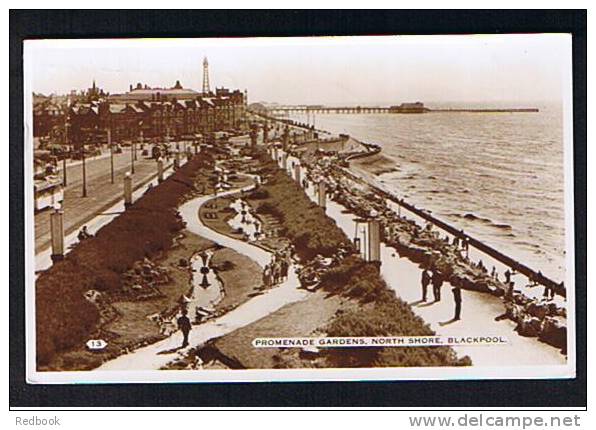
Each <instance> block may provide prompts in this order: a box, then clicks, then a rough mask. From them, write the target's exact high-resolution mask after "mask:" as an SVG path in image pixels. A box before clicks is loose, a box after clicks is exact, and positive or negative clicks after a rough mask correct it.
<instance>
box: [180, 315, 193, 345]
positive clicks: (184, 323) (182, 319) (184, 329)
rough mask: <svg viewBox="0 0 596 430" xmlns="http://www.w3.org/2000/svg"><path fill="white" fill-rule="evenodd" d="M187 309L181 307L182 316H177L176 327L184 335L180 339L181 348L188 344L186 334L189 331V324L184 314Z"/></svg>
mask: <svg viewBox="0 0 596 430" xmlns="http://www.w3.org/2000/svg"><path fill="white" fill-rule="evenodd" d="M187 314H188V311H187V310H186V309H182V316H181V317H180V318H178V328H179V329H180V331H181V332H182V334H183V335H184V340H183V341H182V348H184V347H187V346H188V334H189V333H190V329H191V325H190V320H189V319H188V317H187V316H186V315H187Z"/></svg>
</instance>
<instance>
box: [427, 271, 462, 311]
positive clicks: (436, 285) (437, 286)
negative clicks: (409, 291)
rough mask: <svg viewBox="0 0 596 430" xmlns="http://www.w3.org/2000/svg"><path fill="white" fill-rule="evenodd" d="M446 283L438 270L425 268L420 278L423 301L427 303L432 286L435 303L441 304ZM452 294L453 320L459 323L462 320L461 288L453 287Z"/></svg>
mask: <svg viewBox="0 0 596 430" xmlns="http://www.w3.org/2000/svg"><path fill="white" fill-rule="evenodd" d="M444 282H445V277H444V276H443V274H442V273H441V272H440V271H439V270H438V269H436V268H431V269H429V268H428V267H425V268H424V269H423V270H422V276H421V278H420V284H421V285H422V301H423V302H426V300H427V295H428V286H429V285H432V288H433V296H434V301H435V302H440V301H441V288H442V287H443V283H444ZM451 292H452V293H453V302H454V305H455V312H454V316H453V320H454V321H458V320H460V319H461V303H462V298H461V288H459V287H457V286H454V287H452V289H451Z"/></svg>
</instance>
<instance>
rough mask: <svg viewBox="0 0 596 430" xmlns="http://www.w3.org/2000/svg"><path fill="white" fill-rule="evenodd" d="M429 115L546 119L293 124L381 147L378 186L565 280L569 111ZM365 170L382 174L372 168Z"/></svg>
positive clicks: (350, 117) (377, 118) (358, 118)
mask: <svg viewBox="0 0 596 430" xmlns="http://www.w3.org/2000/svg"><path fill="white" fill-rule="evenodd" d="M427 107H430V108H463V107H467V108H503V107H537V108H539V112H537V113H470V112H434V113H433V112H430V113H425V114H316V115H315V116H314V119H313V117H312V115H311V116H310V117H309V118H307V117H306V115H293V116H292V117H291V118H292V119H295V120H297V121H301V122H307V120H310V123H311V124H312V123H313V122H314V125H315V127H316V128H317V129H322V130H326V131H329V132H331V133H334V134H338V133H345V134H349V135H350V136H352V137H354V138H356V139H358V140H360V141H363V142H366V143H374V144H377V145H380V146H381V147H382V154H383V155H384V156H385V157H387V158H389V159H390V160H391V161H392V162H393V163H394V165H393V163H391V164H392V165H391V167H390V168H389V169H386V168H385V169H383V170H384V171H383V172H382V173H380V174H379V175H378V177H377V178H376V180H378V181H379V182H381V183H383V185H384V187H387V188H390V189H391V190H392V191H394V192H395V193H396V194H397V195H399V196H401V197H404V198H405V199H406V200H407V201H409V202H411V203H414V204H415V205H416V206H418V207H423V208H425V209H427V210H430V211H431V212H432V213H433V215H434V216H436V217H438V218H440V219H442V220H444V221H447V222H449V223H450V224H452V225H455V226H457V227H459V228H461V229H464V230H465V231H466V232H467V233H468V234H471V235H472V236H474V237H476V238H478V239H481V240H483V241H484V242H486V243H488V244H490V245H492V246H494V247H495V248H496V249H498V250H500V251H501V252H504V253H505V254H507V255H509V256H511V257H513V258H516V259H518V260H519V261H521V262H523V263H525V264H526V265H528V266H530V267H531V268H533V269H535V270H541V271H542V273H543V274H544V275H546V276H548V277H550V278H551V279H553V280H555V281H557V282H559V281H561V280H564V279H565V205H564V195H565V191H564V190H565V188H564V183H565V181H564V151H563V146H564V145H563V110H562V107H561V106H558V105H547V104H536V103H529V104H522V105H521V106H520V105H519V104H517V105H511V104H510V105H501V104H499V105H495V104H486V103H475V104H470V103H468V104H465V105H461V104H455V103H452V104H434V105H433V104H430V105H427ZM385 164H387V163H385ZM368 167H369V168H370V169H371V171H375V166H374V165H369V166H368ZM385 167H386V166H385ZM376 171H378V169H376Z"/></svg>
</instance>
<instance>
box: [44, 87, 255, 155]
mask: <svg viewBox="0 0 596 430" xmlns="http://www.w3.org/2000/svg"><path fill="white" fill-rule="evenodd" d="M94 87H95V85H94ZM245 114H246V93H245V92H244V93H243V92H241V91H240V90H234V91H231V90H228V89H226V88H217V89H216V90H215V92H214V93H213V92H210V93H207V94H201V93H197V92H195V91H193V90H187V89H183V88H182V87H181V85H180V83H179V82H177V83H176V85H175V86H174V87H172V88H170V89H163V88H156V89H152V88H147V87H146V86H145V87H140V85H138V86H137V88H134V89H133V88H132V87H131V91H129V92H127V93H125V94H116V95H113V96H111V95H108V96H106V97H92V98H91V97H90V98H87V99H79V100H76V101H74V102H72V103H69V104H68V105H67V106H66V107H64V106H63V107H61V108H57V107H56V106H55V105H53V104H47V103H46V105H45V108H44V106H38V107H35V106H34V124H33V128H34V135H35V136H48V135H51V133H52V128H54V129H56V128H63V129H64V130H66V134H67V139H68V142H69V143H70V144H73V145H75V146H79V145H81V144H83V143H97V140H101V141H105V136H106V135H107V130H110V131H111V136H112V140H113V141H114V142H120V141H125V140H138V139H139V138H140V136H141V135H142V136H143V138H154V137H158V138H164V137H165V136H170V137H171V138H176V137H180V136H185V135H197V134H206V133H210V132H215V131H227V130H232V129H237V128H241V127H243V126H244V125H245V121H246V120H245Z"/></svg>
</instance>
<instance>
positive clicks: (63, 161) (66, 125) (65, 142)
mask: <svg viewBox="0 0 596 430" xmlns="http://www.w3.org/2000/svg"><path fill="white" fill-rule="evenodd" d="M64 144H65V145H64V146H65V148H68V118H67V119H65V120H64ZM62 185H63V186H64V187H66V185H67V181H66V151H65V153H64V155H63V157H62Z"/></svg>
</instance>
